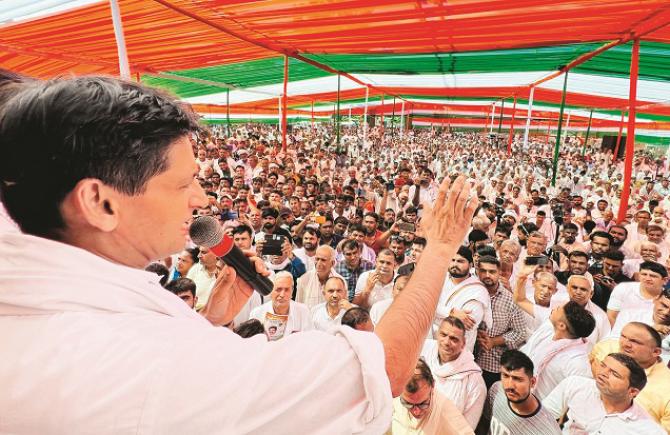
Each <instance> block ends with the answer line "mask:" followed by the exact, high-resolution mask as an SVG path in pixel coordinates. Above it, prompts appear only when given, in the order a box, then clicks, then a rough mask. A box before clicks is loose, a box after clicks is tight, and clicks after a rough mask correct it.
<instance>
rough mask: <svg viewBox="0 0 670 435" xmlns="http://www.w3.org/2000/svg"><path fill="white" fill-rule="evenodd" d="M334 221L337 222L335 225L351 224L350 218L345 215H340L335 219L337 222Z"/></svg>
mask: <svg viewBox="0 0 670 435" xmlns="http://www.w3.org/2000/svg"><path fill="white" fill-rule="evenodd" d="M334 223H335V225H337V224H340V223H341V224H344V225H346V226H349V219H347V218H345V217H344V216H338V217H337V218H336V219H335V222H334Z"/></svg>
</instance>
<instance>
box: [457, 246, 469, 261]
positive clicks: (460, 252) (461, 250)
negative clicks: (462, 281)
mask: <svg viewBox="0 0 670 435" xmlns="http://www.w3.org/2000/svg"><path fill="white" fill-rule="evenodd" d="M456 253H457V254H458V255H460V256H461V257H463V258H465V259H466V260H468V263H470V264H472V252H470V249H469V248H468V247H467V246H460V247H459V248H458V252H456Z"/></svg>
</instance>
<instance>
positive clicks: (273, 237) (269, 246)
mask: <svg viewBox="0 0 670 435" xmlns="http://www.w3.org/2000/svg"><path fill="white" fill-rule="evenodd" d="M285 238H286V237H284V236H282V235H279V234H266V235H265V239H264V241H263V250H262V251H261V255H281V254H282V252H281V247H282V245H283V244H284V239H285Z"/></svg>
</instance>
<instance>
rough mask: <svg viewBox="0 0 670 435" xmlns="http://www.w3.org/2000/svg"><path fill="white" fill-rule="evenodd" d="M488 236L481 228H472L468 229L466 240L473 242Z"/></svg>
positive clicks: (485, 238)
mask: <svg viewBox="0 0 670 435" xmlns="http://www.w3.org/2000/svg"><path fill="white" fill-rule="evenodd" d="M488 239H489V236H488V234H486V233H485V232H484V231H482V230H472V231H470V234H468V242H470V243H474V242H481V241H484V240H488Z"/></svg>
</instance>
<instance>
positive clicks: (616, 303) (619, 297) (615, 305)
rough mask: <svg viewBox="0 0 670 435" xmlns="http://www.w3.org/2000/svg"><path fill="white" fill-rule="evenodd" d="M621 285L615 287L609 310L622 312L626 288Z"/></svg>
mask: <svg viewBox="0 0 670 435" xmlns="http://www.w3.org/2000/svg"><path fill="white" fill-rule="evenodd" d="M623 287H625V286H622V285H621V284H619V285H617V286H616V287H614V289H613V290H612V294H611V295H610V300H609V302H608V303H607V309H608V310H612V311H621V306H622V305H623V295H624V288H623Z"/></svg>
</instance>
